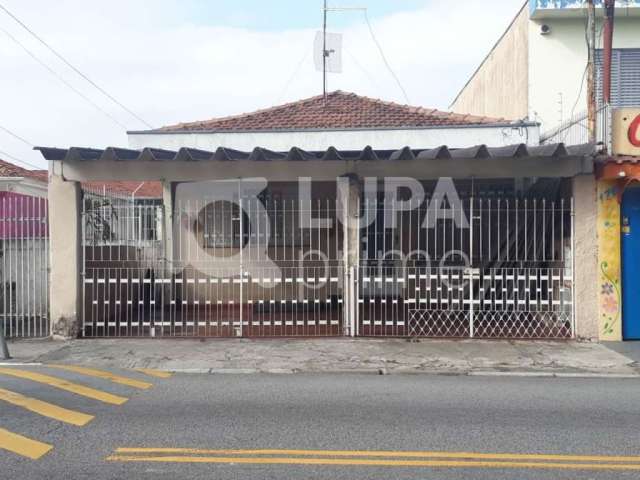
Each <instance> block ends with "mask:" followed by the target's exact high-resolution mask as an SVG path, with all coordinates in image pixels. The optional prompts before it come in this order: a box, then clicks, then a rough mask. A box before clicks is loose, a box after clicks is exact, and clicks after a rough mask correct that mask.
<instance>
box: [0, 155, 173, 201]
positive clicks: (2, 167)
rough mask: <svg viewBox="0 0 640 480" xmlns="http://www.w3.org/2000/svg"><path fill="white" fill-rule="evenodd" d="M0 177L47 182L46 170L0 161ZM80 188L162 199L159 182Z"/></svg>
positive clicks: (102, 184)
mask: <svg viewBox="0 0 640 480" xmlns="http://www.w3.org/2000/svg"><path fill="white" fill-rule="evenodd" d="M0 177H25V178H32V179H34V180H38V181H41V182H43V183H48V182H49V172H48V171H47V170H27V169H25V168H22V167H19V166H18V165H15V164H13V163H10V162H7V161H5V160H2V159H0ZM82 187H83V188H85V189H89V190H93V191H102V190H103V189H104V190H106V191H107V192H111V193H116V194H121V195H131V194H133V193H134V192H135V195H136V198H162V184H161V183H160V182H151V181H149V182H136V181H111V182H82Z"/></svg>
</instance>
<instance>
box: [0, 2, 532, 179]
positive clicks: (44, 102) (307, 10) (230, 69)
mask: <svg viewBox="0 0 640 480" xmlns="http://www.w3.org/2000/svg"><path fill="white" fill-rule="evenodd" d="M522 3H523V0H491V1H490V2H487V1H478V0H455V1H451V0H340V2H339V3H338V0H330V1H329V4H330V6H338V5H339V6H366V7H367V8H368V12H369V18H370V20H371V23H372V26H373V29H374V32H375V34H376V36H377V38H378V41H379V42H380V44H381V45H382V48H383V50H384V52H385V54H386V57H387V59H388V61H389V63H390V64H391V66H392V67H393V68H394V70H395V72H396V74H397V76H398V77H399V78H400V81H401V82H402V84H403V86H404V88H405V90H406V92H407V95H408V97H409V100H410V102H411V104H413V105H420V106H425V107H434V108H441V109H446V108H447V107H448V105H449V104H450V102H451V100H453V98H454V97H455V95H456V93H457V92H458V90H459V89H460V88H461V87H462V85H463V84H464V82H465V81H466V79H467V78H468V76H469V75H470V74H471V72H473V70H474V69H475V68H476V66H477V65H478V63H479V62H480V61H481V60H482V58H483V57H484V56H485V55H486V53H487V52H488V51H489V49H490V48H491V46H492V45H493V44H494V43H495V41H496V40H497V39H498V37H499V36H500V34H501V33H502V32H503V31H504V29H505V28H506V27H507V25H508V24H509V22H510V21H511V19H512V18H513V17H514V16H515V14H516V12H517V10H518V9H519V7H520V6H521V5H522ZM0 5H4V6H5V7H6V8H7V9H8V10H10V11H11V12H12V13H13V14H15V15H16V16H17V17H18V18H19V19H20V20H22V21H23V22H24V23H25V24H26V25H27V26H28V27H29V28H31V29H32V30H33V31H34V32H35V33H37V34H38V35H40V36H41V37H42V38H43V39H44V40H46V41H47V42H48V43H49V44H50V45H52V46H53V47H54V48H55V49H56V50H58V51H59V52H60V53H61V54H62V55H64V56H65V57H66V58H67V59H68V60H69V61H70V62H71V63H73V64H74V65H75V66H76V67H78V68H79V69H80V70H81V71H82V72H83V73H85V74H86V75H87V76H89V77H90V78H91V79H92V80H94V81H95V82H96V83H97V84H98V85H100V86H101V87H103V88H104V89H105V90H106V91H107V92H109V93H110V94H111V95H113V96H114V97H115V98H116V99H118V100H119V101H120V102H122V103H123V104H124V105H126V106H127V107H128V108H130V109H131V110H132V111H134V112H135V113H136V114H138V115H139V116H140V117H142V118H143V119H144V120H146V121H147V122H148V123H149V124H151V125H152V126H153V127H159V126H162V125H167V124H172V123H177V122H182V121H193V120H204V119H207V118H212V117H217V116H223V115H231V114H237V113H242V112H247V111H251V110H255V109H258V108H264V107H268V106H271V105H276V104H279V103H283V102H286V101H292V100H297V99H300V98H306V97H309V96H313V95H317V94H319V93H321V89H322V82H321V74H320V73H318V72H316V71H315V68H314V64H313V54H312V48H313V38H314V36H315V32H316V31H317V30H318V28H319V27H320V26H321V21H322V16H321V7H322V0H269V1H266V0H153V1H150V0H109V1H104V0H100V1H98V0H95V1H88V0H56V1H51V0H0ZM328 30H329V31H331V32H339V33H342V34H343V73H341V74H331V75H330V77H329V89H330V90H335V89H341V90H346V91H352V92H355V93H359V94H362V95H368V96H372V97H377V98H382V99H385V100H393V101H398V102H402V103H405V100H404V97H403V95H402V92H401V91H400V89H399V88H398V87H397V85H396V84H395V83H394V80H393V78H392V76H391V75H390V74H389V72H388V71H387V70H386V68H385V66H384V63H383V61H382V59H381V57H380V55H379V53H378V50H377V49H376V46H375V44H374V42H373V40H372V38H371V35H370V34H369V31H368V29H367V26H366V23H365V21H364V15H363V13H362V12H358V11H352V12H339V13H337V12H336V13H334V12H331V13H330V14H329V28H328ZM5 32H8V33H9V34H10V35H11V36H13V37H14V38H15V39H16V40H18V41H19V42H20V43H22V44H23V45H24V46H25V47H26V48H27V49H28V50H29V51H31V52H32V53H33V54H34V55H35V56H36V57H37V58H38V59H40V60H41V61H43V62H45V63H46V64H47V65H49V67H50V68H52V69H53V70H55V71H56V72H57V73H58V74H59V75H60V76H62V77H63V78H64V80H65V81H66V82H68V83H70V84H71V85H72V86H73V87H74V88H76V89H77V90H79V91H80V92H81V93H82V94H83V95H84V96H86V97H88V98H89V99H90V100H91V102H94V103H95V104H97V105H99V106H100V108H102V109H103V110H105V111H106V112H107V113H108V114H109V115H111V116H112V117H115V120H117V122H118V123H121V124H122V125H124V127H126V128H124V127H123V126H121V125H118V123H117V122H116V121H114V120H113V119H112V118H109V116H107V115H105V114H104V113H102V112H101V111H99V110H98V109H96V108H95V107H94V106H92V104H91V103H90V102H88V101H87V100H84V99H83V98H81V97H80V96H79V95H78V94H76V93H74V92H73V91H72V90H71V89H69V88H68V87H66V86H65V85H64V84H63V83H62V82H61V81H60V80H59V79H58V78H56V77H55V76H53V75H52V74H51V73H49V72H48V71H47V70H46V69H45V68H44V67H43V66H41V65H40V64H38V63H37V61H36V60H34V59H33V58H32V57H30V56H29V54H27V53H26V52H25V51H24V50H23V49H22V48H21V47H20V46H18V45H17V44H16V43H15V42H14V41H13V40H11V38H10V37H9V36H7V34H6V33H5ZM0 127H6V128H9V129H11V130H12V131H13V132H14V133H16V134H17V135H19V136H21V137H23V138H24V139H26V140H27V141H28V142H30V143H33V144H36V145H47V146H60V147H68V146H71V145H73V146H92V147H105V146H107V145H118V146H126V145H127V138H126V135H125V131H126V129H129V130H140V129H144V128H145V125H144V124H142V123H140V122H139V121H138V120H136V119H135V118H134V117H132V116H131V115H129V114H127V113H126V112H124V111H123V110H122V109H121V108H119V107H118V106H117V105H115V104H114V103H113V102H111V101H109V100H108V99H107V98H105V97H104V96H103V95H101V94H100V93H99V92H98V91H97V90H96V89H94V88H93V87H91V86H90V85H89V84H88V83H87V82H86V81H84V80H82V78H80V77H79V76H78V75H76V74H75V73H74V72H73V71H72V70H70V69H69V68H68V67H66V66H65V65H64V64H63V63H62V62H61V61H60V60H59V59H57V58H56V57H55V56H54V55H53V54H51V52H49V51H47V50H46V48H44V47H43V46H42V45H41V44H39V43H38V42H37V41H36V40H35V39H34V38H33V37H32V36H30V35H29V33H27V32H26V31H25V30H24V29H22V28H21V27H20V26H19V25H18V24H17V23H16V22H15V21H13V20H12V19H11V18H10V17H9V16H7V15H6V13H4V12H3V11H2V10H0ZM0 151H2V152H6V153H8V154H10V155H13V156H14V157H17V158H19V159H23V160H26V161H27V162H30V163H32V164H36V165H38V166H41V167H42V168H44V167H45V162H44V160H42V159H41V157H40V155H39V154H38V153H37V152H33V151H32V150H31V148H30V147H29V146H28V145H27V144H25V143H23V142H21V141H19V140H17V139H15V138H13V137H12V136H10V135H9V134H7V133H6V132H4V131H2V130H1V129H0ZM0 158H6V156H5V155H3V154H2V153H0ZM9 160H11V159H9Z"/></svg>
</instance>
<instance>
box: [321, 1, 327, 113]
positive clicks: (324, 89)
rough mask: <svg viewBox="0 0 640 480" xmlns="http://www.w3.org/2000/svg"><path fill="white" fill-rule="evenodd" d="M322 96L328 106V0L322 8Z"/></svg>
mask: <svg viewBox="0 0 640 480" xmlns="http://www.w3.org/2000/svg"><path fill="white" fill-rule="evenodd" d="M322 16H323V21H322V97H323V98H324V106H325V107H326V106H327V0H324V8H323V9H322Z"/></svg>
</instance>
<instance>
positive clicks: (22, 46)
mask: <svg viewBox="0 0 640 480" xmlns="http://www.w3.org/2000/svg"><path fill="white" fill-rule="evenodd" d="M0 31H2V32H3V33H4V34H5V35H6V36H7V37H9V38H10V39H11V40H13V41H14V42H15V43H16V44H17V45H18V46H19V47H20V48H22V49H23V50H24V51H25V52H26V53H27V55H29V56H30V57H31V58H33V59H34V60H35V61H36V62H38V63H39V64H40V65H41V66H42V67H44V68H45V69H47V71H48V72H49V73H50V74H51V75H53V76H54V77H56V78H57V79H58V80H60V81H61V82H62V83H64V84H65V85H66V86H67V88H69V89H71V90H73V91H74V92H75V93H76V94H77V95H78V96H80V97H82V98H83V99H84V100H86V101H87V102H89V103H90V104H91V105H92V106H93V107H94V108H95V109H97V110H99V111H100V112H102V113H104V114H105V115H106V116H107V117H109V118H110V119H111V120H113V121H114V122H115V123H117V124H118V125H119V126H120V127H122V128H123V129H125V130H127V127H126V125H124V124H123V123H121V122H120V121H119V120H118V119H117V118H116V117H114V116H113V115H111V114H110V113H109V112H107V111H106V110H104V109H103V108H102V107H100V105H98V104H97V103H95V102H94V101H93V100H91V99H90V98H89V97H87V96H86V95H85V94H84V93H82V92H80V91H79V90H78V89H76V88H75V87H74V86H73V85H71V84H70V83H69V82H67V81H66V80H65V79H64V78H63V77H62V76H61V75H60V74H59V73H58V72H56V71H55V70H54V69H53V68H51V67H50V66H49V65H47V64H46V63H44V62H43V61H42V60H40V59H39V58H38V57H37V56H36V55H35V54H34V53H32V52H31V50H29V49H28V48H27V47H25V46H24V45H23V44H22V43H20V42H19V41H18V39H17V38H15V37H14V36H13V35H11V34H10V33H9V32H7V31H6V30H5V29H4V28H2V27H0Z"/></svg>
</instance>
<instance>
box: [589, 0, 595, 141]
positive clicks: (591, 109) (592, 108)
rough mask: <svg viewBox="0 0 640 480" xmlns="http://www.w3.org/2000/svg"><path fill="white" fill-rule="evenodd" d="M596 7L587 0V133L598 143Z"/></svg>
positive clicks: (591, 1) (592, 2)
mask: <svg viewBox="0 0 640 480" xmlns="http://www.w3.org/2000/svg"><path fill="white" fill-rule="evenodd" d="M595 55H596V7H595V5H594V1H593V0H587V131H588V132H589V142H590V143H595V142H596V88H595V78H596V75H595V73H596V63H595Z"/></svg>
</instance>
